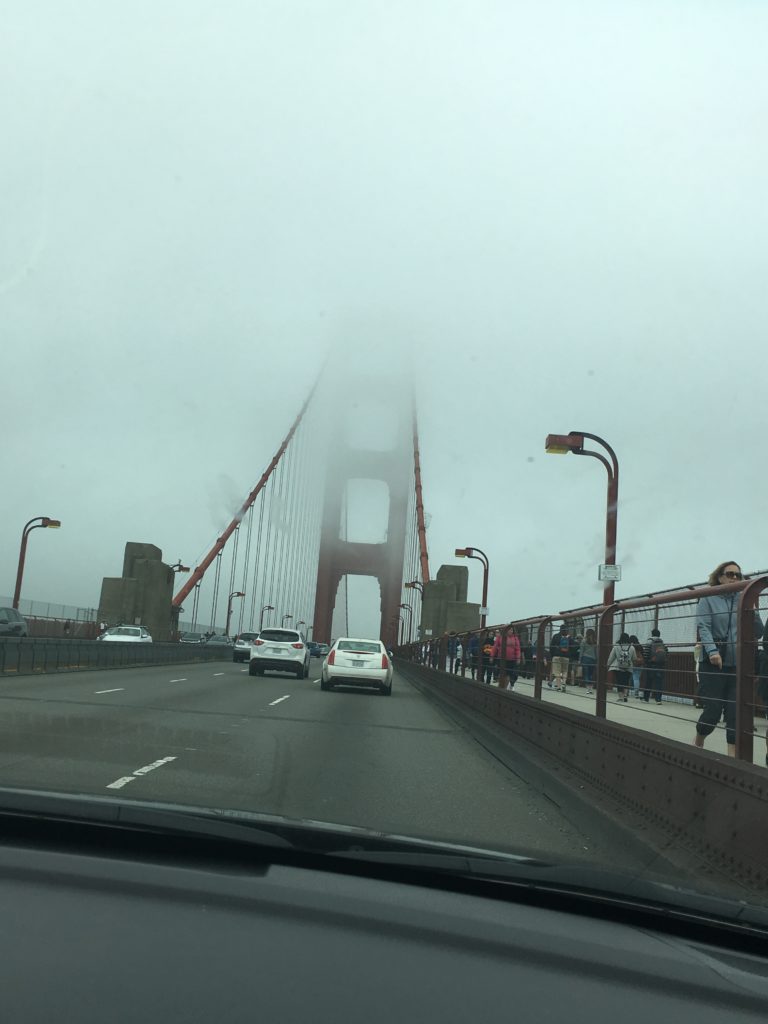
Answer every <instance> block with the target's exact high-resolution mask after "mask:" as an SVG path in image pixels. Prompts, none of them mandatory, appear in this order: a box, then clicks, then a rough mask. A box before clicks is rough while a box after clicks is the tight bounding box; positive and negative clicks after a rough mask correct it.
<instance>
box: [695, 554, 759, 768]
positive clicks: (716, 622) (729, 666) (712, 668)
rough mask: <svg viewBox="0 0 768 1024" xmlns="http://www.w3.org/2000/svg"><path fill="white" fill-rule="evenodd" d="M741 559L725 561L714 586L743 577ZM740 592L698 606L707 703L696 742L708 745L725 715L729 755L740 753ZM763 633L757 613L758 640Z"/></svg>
mask: <svg viewBox="0 0 768 1024" xmlns="http://www.w3.org/2000/svg"><path fill="white" fill-rule="evenodd" d="M743 578H744V577H743V575H742V572H741V567H740V566H739V564H738V563H737V562H721V563H720V565H718V567H717V568H716V569H715V571H714V572H713V573H712V574H711V576H710V577H709V581H708V582H709V585H710V587H718V586H724V585H725V584H727V583H735V582H736V581H738V580H741V579H743ZM738 609H739V595H738V593H730V594H713V595H712V596H711V597H702V598H699V603H698V606H697V609H696V619H697V626H698V630H699V639H700V640H701V647H702V658H701V662H700V664H699V697H700V699H701V703H702V704H703V705H704V710H703V711H702V713H701V715H700V717H699V720H698V722H697V723H696V737H695V739H694V741H693V742H694V744H695V745H696V746H697V747H703V746H704V740H705V739H706V737H707V736H709V734H710V733H711V732H712V731H713V730H714V728H715V726H716V725H717V724H718V722H719V721H720V717H721V716H723V717H724V718H725V742H726V743H727V744H728V754H729V755H730V756H731V757H735V756H736V641H737V626H738ZM762 632H763V623H762V620H761V619H760V616H759V615H758V614H757V612H755V634H754V637H750V638H749V639H750V640H754V639H757V638H758V637H759V636H760V635H761V634H762Z"/></svg>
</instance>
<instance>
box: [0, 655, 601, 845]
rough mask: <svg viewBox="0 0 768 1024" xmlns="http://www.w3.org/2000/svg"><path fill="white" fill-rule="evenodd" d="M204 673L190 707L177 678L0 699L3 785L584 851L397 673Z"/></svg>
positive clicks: (547, 805) (559, 820) (548, 808)
mask: <svg viewBox="0 0 768 1024" xmlns="http://www.w3.org/2000/svg"><path fill="white" fill-rule="evenodd" d="M315 678H317V677H315ZM204 682H205V681H204ZM205 686H207V687H208V689H207V694H208V696H207V702H208V703H207V707H206V708H203V707H202V706H198V707H197V708H194V709H193V708H190V707H188V706H186V705H187V704H188V703H189V695H188V694H187V693H185V692H184V687H183V686H179V687H178V688H177V689H178V692H177V693H176V700H175V706H172V707H158V706H156V705H155V704H149V703H148V704H146V705H145V706H143V707H142V706H136V705H127V704H121V705H117V706H113V705H107V704H101V705H97V706H96V707H95V708H94V707H93V706H90V707H89V706H85V705H81V704H71V705H69V706H67V705H66V703H64V702H50V703H45V702H43V703H40V704H36V705H35V704H30V702H27V703H26V707H25V708H22V709H21V710H19V709H18V708H16V709H14V710H13V715H12V716H9V714H8V712H9V710H10V709H9V703H10V702H9V701H8V700H4V701H2V702H0V703H2V706H3V710H4V714H3V715H0V723H2V721H3V719H5V720H6V721H5V726H4V727H3V729H2V732H0V751H2V753H0V784H3V785H17V786H30V787H41V788H46V789H61V790H65V791H69V792H84V793H97V794H99V795H109V794H110V793H114V794H117V793H120V794H121V795H125V796H129V797H131V798H133V799H141V800H148V801H153V800H154V801H168V802H178V803H182V804H192V805H203V806H211V807H227V808H244V809H249V810H256V811H263V812H267V813H274V814H282V815H286V816H288V817H297V818H314V819H320V820H327V821H335V822H341V823H346V824H354V825H363V826H367V827H370V828H373V829H375V830H379V831H388V832H402V833H405V834H413V835H424V836H429V837H432V838H445V839H449V840H451V839H452V840H454V841H460V842H468V841H471V842H476V843H478V844H480V845H483V844H487V845H489V846H491V847H499V848H508V849H521V848H523V849H530V850H533V851H541V852H545V851H546V852H547V853H551V852H552V851H557V852H558V853H560V854H561V855H563V856H567V857H568V858H569V859H572V858H573V857H574V856H577V855H581V856H588V853H587V852H586V851H585V847H586V848H587V851H588V850H589V838H588V837H585V836H583V835H582V834H581V833H580V832H579V831H578V830H577V829H574V827H573V826H572V825H571V824H570V823H569V822H568V821H567V820H566V819H565V817H564V816H563V815H562V814H561V813H560V812H559V811H558V810H557V808H556V807H555V806H554V805H553V804H552V803H551V802H549V801H548V800H546V798H543V797H541V796H539V795H538V794H536V793H534V792H533V791H531V790H530V789H529V788H528V787H527V786H526V785H525V784H524V783H523V782H522V781H521V780H520V779H519V778H518V777H517V776H515V775H513V774H512V773H511V772H510V771H509V770H508V769H506V768H504V767H503V766H502V765H500V763H499V762H498V761H497V760H496V759H495V758H493V757H491V756H490V755H489V754H488V753H487V752H486V751H485V750H484V749H483V748H482V747H481V746H480V745H479V744H478V743H476V742H475V741H474V740H472V738H471V737H470V736H469V734H468V733H467V732H466V730H465V729H464V728H462V727H460V726H457V725H456V724H455V723H454V722H453V721H452V720H451V719H449V718H448V717H447V716H446V714H445V713H443V712H442V711H441V710H439V709H438V708H437V707H435V706H434V705H433V704H431V703H430V702H429V701H428V700H427V699H426V698H425V697H423V696H422V695H421V694H420V693H419V692H418V691H417V690H415V689H414V688H413V687H412V686H411V684H410V683H408V682H406V681H405V680H403V679H401V678H400V677H399V676H396V677H395V683H394V686H393V694H392V696H391V697H382V696H380V695H379V694H377V693H375V692H374V691H363V690H361V691H352V690H339V691H332V692H327V693H326V692H323V691H321V690H320V687H319V684H318V683H316V682H312V681H310V680H291V679H288V678H287V677H280V676H265V677H263V678H253V677H249V676H248V675H247V673H246V674H242V673H240V672H237V674H235V673H234V672H233V674H232V676H231V678H230V679H229V680H228V685H227V687H226V692H225V690H224V688H223V687H222V686H221V685H220V681H219V680H216V685H215V686H214V685H213V683H212V681H210V680H209V681H207V682H205ZM198 699H199V700H200V701H201V702H202V699H201V698H199V697H198ZM25 716H26V717H25ZM9 744H11V745H12V749H10V750H9V749H8V748H9ZM13 744H15V746H13Z"/></svg>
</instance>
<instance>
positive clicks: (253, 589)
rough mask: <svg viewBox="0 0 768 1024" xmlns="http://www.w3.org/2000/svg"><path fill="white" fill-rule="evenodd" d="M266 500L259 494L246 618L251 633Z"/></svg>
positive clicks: (254, 618) (265, 493)
mask: <svg viewBox="0 0 768 1024" xmlns="http://www.w3.org/2000/svg"><path fill="white" fill-rule="evenodd" d="M266 500H267V492H266V491H262V492H261V504H260V507H259V529H258V533H257V535H256V557H255V558H254V560H253V579H252V580H251V614H250V616H249V618H248V629H249V630H251V631H253V629H254V623H255V622H256V587H257V585H258V584H257V580H258V575H259V559H260V557H261V531H262V527H263V525H264V502H265V501H266Z"/></svg>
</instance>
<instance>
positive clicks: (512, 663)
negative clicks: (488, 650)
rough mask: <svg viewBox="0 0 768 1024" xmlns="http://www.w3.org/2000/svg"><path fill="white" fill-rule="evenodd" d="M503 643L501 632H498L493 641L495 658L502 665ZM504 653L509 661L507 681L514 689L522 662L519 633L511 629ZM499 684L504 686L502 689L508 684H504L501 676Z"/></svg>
mask: <svg viewBox="0 0 768 1024" xmlns="http://www.w3.org/2000/svg"><path fill="white" fill-rule="evenodd" d="M501 643H502V637H501V633H498V634H497V636H496V639H495V640H494V642H493V660H494V661H495V663H496V664H497V665H499V666H501ZM504 654H505V657H506V661H507V664H506V671H507V682H508V683H509V688H510V689H512V687H513V686H514V685H515V683H516V682H517V666H518V665H519V664H520V639H519V637H518V635H517V633H515V632H514V631H513V630H511V629H510V631H509V632H508V633H507V642H506V645H505V651H504ZM499 686H500V687H502V689H506V688H507V686H506V684H504V685H502V683H501V678H499Z"/></svg>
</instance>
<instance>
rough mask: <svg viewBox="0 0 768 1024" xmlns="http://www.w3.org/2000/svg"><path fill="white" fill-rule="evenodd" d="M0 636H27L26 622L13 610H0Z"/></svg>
mask: <svg viewBox="0 0 768 1024" xmlns="http://www.w3.org/2000/svg"><path fill="white" fill-rule="evenodd" d="M0 636H29V627H28V626H27V620H26V619H25V618H24V616H23V615H21V614H20V613H19V612H17V611H16V609H15V608H0Z"/></svg>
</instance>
